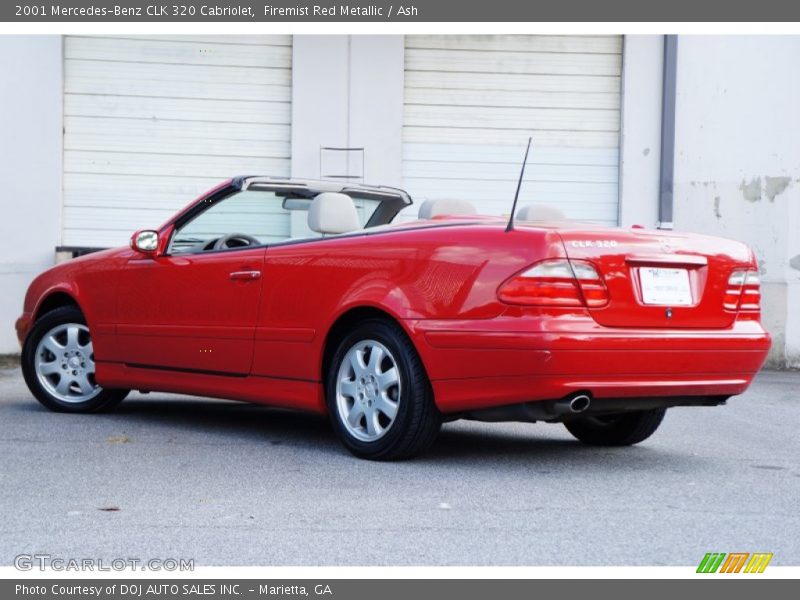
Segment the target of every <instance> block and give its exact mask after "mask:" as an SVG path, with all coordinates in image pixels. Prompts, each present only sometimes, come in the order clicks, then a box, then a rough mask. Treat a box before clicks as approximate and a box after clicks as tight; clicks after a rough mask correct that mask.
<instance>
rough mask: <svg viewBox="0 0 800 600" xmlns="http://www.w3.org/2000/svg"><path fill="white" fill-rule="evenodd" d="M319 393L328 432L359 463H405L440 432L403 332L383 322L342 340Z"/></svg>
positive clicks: (362, 327)
mask: <svg viewBox="0 0 800 600" xmlns="http://www.w3.org/2000/svg"><path fill="white" fill-rule="evenodd" d="M325 392H326V393H325V396H326V401H327V405H328V412H329V414H330V417H331V421H332V423H333V427H334V430H335V431H336V433H337V435H338V436H339V438H340V439H341V440H342V442H343V443H344V445H345V446H346V447H347V449H348V450H350V451H351V452H352V453H353V454H355V455H356V456H360V457H362V458H368V459H372V460H400V459H405V458H411V457H412V456H415V455H417V454H420V453H421V452H423V451H424V450H426V449H427V448H428V447H429V446H430V445H431V444H432V443H433V441H434V439H435V438H436V434H437V433H438V432H439V428H440V427H441V415H440V414H439V411H438V410H437V408H436V406H435V405H434V402H433V392H432V390H431V386H430V382H429V381H428V377H427V375H426V374H425V369H424V368H423V366H422V361H421V360H420V358H419V356H418V355H417V352H416V350H415V349H414V346H413V344H412V343H411V340H409V339H408V337H407V336H406V334H405V332H404V331H403V330H402V329H401V328H400V327H399V326H397V325H396V324H394V323H390V322H388V321H384V320H380V319H370V320H368V321H365V322H363V323H362V324H360V325H359V326H358V327H356V328H355V330H354V331H352V332H351V333H350V334H348V335H347V336H345V337H344V339H343V340H342V341H341V342H340V343H339V346H338V347H337V349H336V352H335V353H334V355H333V360H332V361H331V365H330V367H329V369H328V373H327V379H326V386H325Z"/></svg>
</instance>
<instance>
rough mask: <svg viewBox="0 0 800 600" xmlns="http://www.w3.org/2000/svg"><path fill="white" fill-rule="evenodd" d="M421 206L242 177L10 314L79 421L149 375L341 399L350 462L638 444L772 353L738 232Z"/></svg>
mask: <svg viewBox="0 0 800 600" xmlns="http://www.w3.org/2000/svg"><path fill="white" fill-rule="evenodd" d="M409 204H411V199H410V198H409V196H408V194H406V193H405V192H403V191H402V190H397V189H392V188H385V187H371V186H362V185H351V184H341V183H331V182H317V181H299V180H279V179H272V178H266V177H243V178H236V179H232V180H230V181H227V182H225V183H224V184H222V185H220V186H218V187H217V188H215V189H213V190H211V191H210V192H209V193H208V194H206V195H204V196H202V197H201V198H199V199H198V200H196V201H195V202H193V203H192V204H191V205H189V206H188V207H187V208H186V209H184V210H183V211H182V212H180V213H178V214H177V215H176V216H175V217H174V218H172V219H170V220H169V221H168V222H167V223H166V224H165V225H164V226H162V227H161V228H160V229H158V230H144V231H138V232H136V233H135V234H134V235H133V237H132V238H131V244H130V248H127V247H126V248H117V249H113V250H106V251H102V252H97V253H95V254H91V255H88V256H84V257H81V258H77V259H74V260H71V261H69V262H67V263H64V264H61V265H58V266H56V267H54V268H52V269H50V270H49V271H46V272H45V273H43V274H42V275H40V276H39V277H37V278H36V280H35V281H34V282H33V283H32V284H31V286H30V289H29V290H28V293H27V296H26V298H25V306H24V312H23V314H22V316H21V317H20V319H19V320H18V322H17V332H18V336H19V339H20V341H21V343H22V344H23V352H22V368H23V373H24V376H25V381H26V382H27V384H28V386H29V388H30V390H31V392H32V393H33V395H34V396H35V397H36V398H37V399H38V400H39V401H40V402H41V403H42V404H43V405H44V406H46V407H47V408H49V409H52V410H56V411H63V412H73V413H74V412H92V411H99V410H103V409H108V408H110V407H112V406H114V405H115V404H117V403H118V402H120V401H121V400H122V399H123V398H124V397H125V396H126V394H127V393H128V391H129V390H141V391H162V392H177V393H183V394H196V395H202V396H213V397H219V398H228V399H235V400H246V401H251V402H258V403H263V404H269V405H272V406H280V407H289V408H294V409H301V410H307V411H314V412H317V413H327V414H328V415H330V419H331V422H332V423H333V427H334V429H335V431H336V433H337V434H338V436H339V437H340V438H341V440H342V442H343V443H344V445H345V446H346V447H347V448H348V449H350V450H351V451H352V452H353V453H355V454H356V455H358V456H362V457H367V458H373V459H399V458H406V457H410V456H413V455H416V454H418V453H419V452H421V451H423V450H424V449H425V448H427V447H428V446H429V445H430V444H431V443H432V441H433V440H434V438H435V436H436V434H437V432H438V431H439V428H440V426H441V423H442V422H443V421H447V420H453V419H459V418H466V419H476V420H483V421H506V420H511V421H530V422H533V421H547V422H563V424H564V425H565V426H566V428H567V429H568V430H569V431H570V433H572V434H573V435H574V436H575V437H576V438H578V439H579V440H581V441H583V442H586V443H589V444H599V445H630V444H635V443H637V442H641V441H642V440H644V439H646V438H647V437H649V436H650V435H651V434H652V433H653V432H654V431H655V430H656V428H657V427H658V425H659V424H660V423H661V420H662V418H663V417H664V412H665V410H666V409H667V408H670V407H675V406H712V405H718V404H724V403H725V401H726V400H727V399H728V398H730V397H731V396H733V395H735V394H741V393H742V392H744V391H745V390H746V389H747V387H748V385H749V384H750V382H751V381H752V379H753V377H754V375H755V374H756V372H757V371H758V370H759V368H760V367H761V365H762V363H763V361H764V359H765V356H766V353H767V350H768V348H769V344H770V339H769V335H768V334H767V333H766V331H765V330H764V329H763V327H762V326H761V323H760V309H759V300H760V288H759V278H758V271H757V263H756V260H755V257H754V255H753V252H752V251H751V250H750V249H749V248H748V247H747V246H745V245H744V244H741V243H739V242H734V241H729V240H725V239H720V238H713V237H707V236H702V235H692V234H683V233H673V232H665V231H655V230H654V231H649V230H645V229H642V228H630V229H625V228H605V227H598V226H593V225H587V224H578V223H571V222H569V221H567V220H565V219H563V216H562V215H561V214H560V213H559V211H558V210H557V209H554V208H551V207H547V206H526V207H522V208H521V209H520V210H519V211H518V212H517V213H516V215H515V222H514V224H513V227H507V223H506V221H507V219H501V218H499V217H483V216H479V215H476V214H475V210H474V208H473V207H472V205H470V204H468V203H466V202H462V201H455V200H451V201H447V200H441V201H427V202H425V203H424V204H423V205H422V207H421V209H420V211H419V220H416V221H412V222H404V223H399V224H396V225H392V224H391V222H392V221H393V220H394V218H395V216H396V215H397V214H398V213H399V211H400V210H401V209H403V208H405V207H406V206H408V205H409ZM703 416H705V413H703Z"/></svg>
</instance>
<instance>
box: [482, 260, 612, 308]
mask: <svg viewBox="0 0 800 600" xmlns="http://www.w3.org/2000/svg"><path fill="white" fill-rule="evenodd" d="M497 297H498V298H499V299H500V300H501V301H502V302H506V303H508V304H522V305H525V306H565V307H569V306H587V307H589V308H599V307H601V306H605V305H606V304H608V290H607V289H606V285H605V283H604V282H603V280H602V279H601V278H600V275H599V274H598V273H597V270H596V269H595V268H594V266H592V264H591V263H588V262H585V261H580V260H573V261H569V260H567V259H565V258H556V259H551V260H545V261H542V262H540V263H537V264H535V265H533V266H532V267H529V268H528V269H526V270H524V271H522V272H521V273H517V274H516V275H514V276H513V277H511V279H509V280H507V281H506V282H505V283H503V284H502V285H501V286H500V288H499V289H498V290H497Z"/></svg>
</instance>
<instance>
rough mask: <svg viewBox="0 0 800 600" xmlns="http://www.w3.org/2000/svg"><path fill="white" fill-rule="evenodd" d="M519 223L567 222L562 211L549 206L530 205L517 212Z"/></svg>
mask: <svg viewBox="0 0 800 600" xmlns="http://www.w3.org/2000/svg"><path fill="white" fill-rule="evenodd" d="M516 218H517V220H518V221H566V220H567V217H566V215H564V213H563V212H561V210H559V209H558V208H556V207H555V206H550V205H549V204H528V205H527V206H523V207H522V208H520V209H519V210H518V211H517V217H516Z"/></svg>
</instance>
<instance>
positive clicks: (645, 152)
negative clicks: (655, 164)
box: [642, 148, 650, 156]
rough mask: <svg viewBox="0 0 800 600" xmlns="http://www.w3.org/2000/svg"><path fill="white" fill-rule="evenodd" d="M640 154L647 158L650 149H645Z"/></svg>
mask: <svg viewBox="0 0 800 600" xmlns="http://www.w3.org/2000/svg"><path fill="white" fill-rule="evenodd" d="M642 154H643V155H644V156H647V155H648V154H650V148H645V149H644V150H642Z"/></svg>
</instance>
